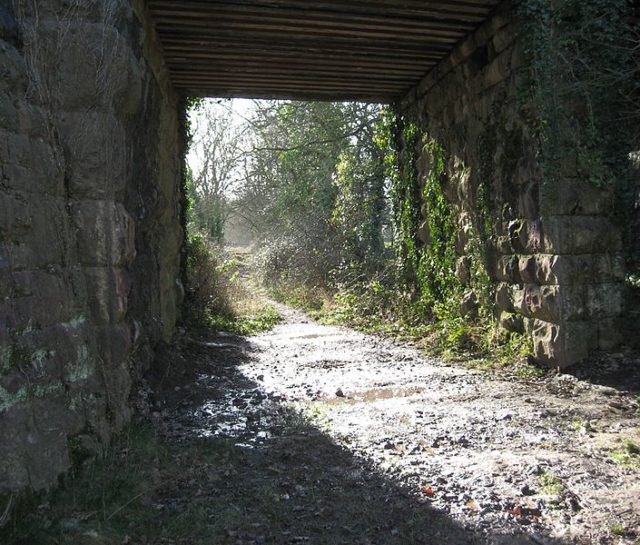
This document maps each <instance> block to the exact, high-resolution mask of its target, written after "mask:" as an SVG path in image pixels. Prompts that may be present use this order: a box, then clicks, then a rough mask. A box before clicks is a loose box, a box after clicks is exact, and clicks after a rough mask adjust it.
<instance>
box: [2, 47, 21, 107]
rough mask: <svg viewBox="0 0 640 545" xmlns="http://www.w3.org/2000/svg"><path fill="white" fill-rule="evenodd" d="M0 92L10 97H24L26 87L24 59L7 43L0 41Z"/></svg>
mask: <svg viewBox="0 0 640 545" xmlns="http://www.w3.org/2000/svg"><path fill="white" fill-rule="evenodd" d="M0 67H1V68H0V70H1V72H0V74H1V75H2V77H0V91H6V92H8V93H9V95H12V96H21V95H24V91H25V89H26V87H27V66H26V64H25V60H24V57H23V56H22V55H21V54H20V52H19V51H18V50H17V49H16V48H15V47H13V46H12V45H11V44H9V43H8V42H6V41H4V40H3V39H0Z"/></svg>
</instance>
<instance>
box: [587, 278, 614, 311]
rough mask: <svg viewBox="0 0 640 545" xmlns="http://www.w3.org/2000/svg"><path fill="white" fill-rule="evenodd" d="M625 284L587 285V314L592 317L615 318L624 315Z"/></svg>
mask: <svg viewBox="0 0 640 545" xmlns="http://www.w3.org/2000/svg"><path fill="white" fill-rule="evenodd" d="M623 292H624V284H623V283H622V282H620V283H617V284H590V285H587V286H586V305H585V307H586V314H587V315H588V316H589V317H590V318H594V319H602V318H614V317H618V316H621V315H622V308H623Z"/></svg>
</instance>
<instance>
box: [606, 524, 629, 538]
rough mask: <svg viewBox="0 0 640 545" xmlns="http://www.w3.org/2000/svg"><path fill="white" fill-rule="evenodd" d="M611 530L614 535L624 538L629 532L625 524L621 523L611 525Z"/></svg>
mask: <svg viewBox="0 0 640 545" xmlns="http://www.w3.org/2000/svg"><path fill="white" fill-rule="evenodd" d="M609 530H611V533H612V534H615V535H617V536H623V535H624V534H625V533H626V532H627V530H626V528H625V527H624V524H622V523H620V522H614V523H613V524H611V525H609Z"/></svg>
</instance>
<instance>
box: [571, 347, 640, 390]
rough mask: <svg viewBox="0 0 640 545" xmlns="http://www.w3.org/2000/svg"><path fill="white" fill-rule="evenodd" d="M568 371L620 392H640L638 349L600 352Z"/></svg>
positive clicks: (592, 382)
mask: <svg viewBox="0 0 640 545" xmlns="http://www.w3.org/2000/svg"><path fill="white" fill-rule="evenodd" d="M567 373H569V374H571V375H573V376H575V377H576V378H578V379H580V380H584V381H587V382H589V383H591V384H599V385H600V386H607V387H609V388H613V389H615V390H617V391H618V392H620V393H625V394H631V395H638V394H640V352H638V351H637V350H632V349H628V348H623V349H620V351H618V352H615V353H598V354H595V355H593V356H591V357H590V358H588V359H587V360H585V361H584V362H582V363H579V364H577V365H574V366H573V367H571V368H569V369H568V370H567Z"/></svg>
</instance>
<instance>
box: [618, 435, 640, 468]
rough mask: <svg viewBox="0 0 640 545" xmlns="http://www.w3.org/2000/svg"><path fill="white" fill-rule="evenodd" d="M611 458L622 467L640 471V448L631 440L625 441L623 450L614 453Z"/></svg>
mask: <svg viewBox="0 0 640 545" xmlns="http://www.w3.org/2000/svg"><path fill="white" fill-rule="evenodd" d="M611 458H612V459H613V460H614V461H615V462H616V463H618V464H620V465H621V466H622V467H626V468H629V469H635V470H640V446H638V444H637V443H636V442H635V441H632V440H631V439H627V440H625V441H624V445H623V446H622V448H619V449H617V450H615V451H613V452H612V453H611Z"/></svg>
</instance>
